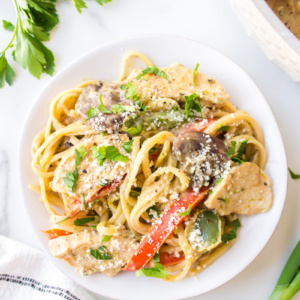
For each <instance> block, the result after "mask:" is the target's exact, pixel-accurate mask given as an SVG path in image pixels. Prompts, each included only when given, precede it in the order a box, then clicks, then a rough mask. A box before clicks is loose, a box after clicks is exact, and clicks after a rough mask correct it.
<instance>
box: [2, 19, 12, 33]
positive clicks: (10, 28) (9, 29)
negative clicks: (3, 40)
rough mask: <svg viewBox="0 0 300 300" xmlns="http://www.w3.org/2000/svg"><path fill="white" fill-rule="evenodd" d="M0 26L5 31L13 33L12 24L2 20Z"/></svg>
mask: <svg viewBox="0 0 300 300" xmlns="http://www.w3.org/2000/svg"><path fill="white" fill-rule="evenodd" d="M2 26H3V28H4V29H5V30H7V31H14V30H15V26H14V25H13V24H12V23H10V22H8V21H6V20H2Z"/></svg>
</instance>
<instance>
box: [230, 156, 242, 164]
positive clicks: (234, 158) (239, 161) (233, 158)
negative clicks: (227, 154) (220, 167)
mask: <svg viewBox="0 0 300 300" xmlns="http://www.w3.org/2000/svg"><path fill="white" fill-rule="evenodd" d="M231 160H232V161H233V162H236V163H238V164H240V165H241V164H242V163H243V162H244V161H243V160H241V159H240V158H238V157H231Z"/></svg>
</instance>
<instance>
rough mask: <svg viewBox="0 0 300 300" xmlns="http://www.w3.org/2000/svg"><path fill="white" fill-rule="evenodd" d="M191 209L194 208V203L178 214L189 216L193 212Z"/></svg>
mask: <svg viewBox="0 0 300 300" xmlns="http://www.w3.org/2000/svg"><path fill="white" fill-rule="evenodd" d="M191 210H192V204H189V208H188V209H187V210H186V211H184V212H181V213H177V215H178V216H180V217H185V216H187V215H188V214H190V213H191Z"/></svg>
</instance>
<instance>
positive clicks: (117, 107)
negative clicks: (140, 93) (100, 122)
mask: <svg viewBox="0 0 300 300" xmlns="http://www.w3.org/2000/svg"><path fill="white" fill-rule="evenodd" d="M111 111H112V112H113V113H114V114H120V113H123V112H125V111H131V112H134V111H135V108H134V106H131V105H121V104H115V105H113V106H112V107H111Z"/></svg>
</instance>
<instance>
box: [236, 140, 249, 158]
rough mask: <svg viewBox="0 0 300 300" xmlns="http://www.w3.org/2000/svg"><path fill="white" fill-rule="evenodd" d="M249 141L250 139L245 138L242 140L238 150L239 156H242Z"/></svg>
mask: <svg viewBox="0 0 300 300" xmlns="http://www.w3.org/2000/svg"><path fill="white" fill-rule="evenodd" d="M248 141H249V140H245V141H243V142H241V144H240V147H239V150H238V158H242V156H243V154H244V152H245V148H246V145H247V143H248Z"/></svg>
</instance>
